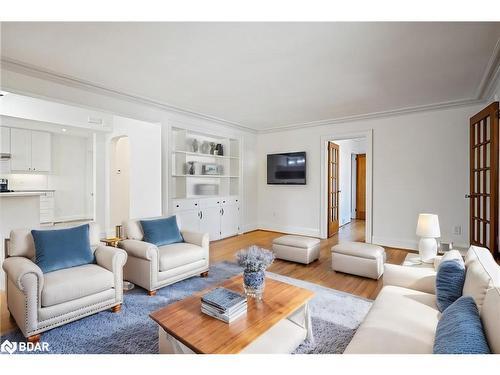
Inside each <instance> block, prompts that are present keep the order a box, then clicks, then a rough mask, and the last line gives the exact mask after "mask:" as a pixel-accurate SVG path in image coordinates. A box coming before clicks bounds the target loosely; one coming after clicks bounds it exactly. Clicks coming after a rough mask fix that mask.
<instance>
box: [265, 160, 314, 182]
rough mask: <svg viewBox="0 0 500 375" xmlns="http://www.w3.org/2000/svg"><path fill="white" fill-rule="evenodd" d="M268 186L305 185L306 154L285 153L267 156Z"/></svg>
mask: <svg viewBox="0 0 500 375" xmlns="http://www.w3.org/2000/svg"><path fill="white" fill-rule="evenodd" d="M267 184H268V185H305V184H306V153H305V152H287V153H282V154H270V155H267Z"/></svg>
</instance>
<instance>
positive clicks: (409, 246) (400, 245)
mask: <svg viewBox="0 0 500 375" xmlns="http://www.w3.org/2000/svg"><path fill="white" fill-rule="evenodd" d="M372 243H373V244H376V245H380V246H387V247H394V248H397V249H404V250H413V251H416V250H418V242H417V241H415V240H402V239H397V238H387V237H379V236H373V237H372Z"/></svg>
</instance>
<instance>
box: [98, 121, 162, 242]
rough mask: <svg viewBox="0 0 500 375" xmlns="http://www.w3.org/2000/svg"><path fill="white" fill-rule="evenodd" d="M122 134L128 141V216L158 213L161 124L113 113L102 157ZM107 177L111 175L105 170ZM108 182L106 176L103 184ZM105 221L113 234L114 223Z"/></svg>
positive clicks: (160, 188)
mask: <svg viewBox="0 0 500 375" xmlns="http://www.w3.org/2000/svg"><path fill="white" fill-rule="evenodd" d="M122 136H127V137H128V142H129V157H130V165H129V183H130V186H129V199H130V206H129V207H130V208H129V215H130V218H142V217H153V216H160V215H161V214H162V175H161V174H162V144H161V126H160V125H159V124H153V123H149V122H145V121H138V120H133V119H130V118H125V117H121V116H114V118H113V132H112V133H110V134H108V135H107V136H106V138H107V142H106V143H107V145H106V150H107V157H106V160H110V158H111V157H112V153H111V146H112V145H111V142H112V140H114V139H116V137H122ZM107 166H108V167H109V166H110V164H109V163H107ZM108 176H111V171H110V170H109V169H108ZM109 183H110V178H107V180H106V184H107V185H109ZM110 194H111V191H110ZM108 196H109V195H108ZM108 212H109V210H108ZM107 223H109V224H108V225H107V228H108V232H109V233H110V234H111V233H114V226H115V223H112V222H111V220H110V219H108V220H107Z"/></svg>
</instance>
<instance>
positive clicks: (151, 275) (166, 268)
mask: <svg viewBox="0 0 500 375" xmlns="http://www.w3.org/2000/svg"><path fill="white" fill-rule="evenodd" d="M140 220H141V219H134V220H128V221H126V222H124V223H123V229H124V234H125V237H126V239H124V240H122V241H120V242H119V244H118V246H119V247H121V248H122V249H124V250H125V251H126V252H127V254H128V261H127V264H126V265H125V267H124V279H125V280H128V281H130V282H132V283H134V284H136V285H139V286H141V287H142V288H144V289H146V290H147V291H148V294H149V295H150V296H153V295H155V294H156V290H157V289H160V288H162V287H164V286H167V285H169V284H173V283H176V282H178V281H181V280H184V279H187V278H189V277H192V276H197V275H200V276H202V277H206V276H208V266H209V237H208V233H196V232H190V231H185V230H181V234H182V237H183V238H184V242H182V243H174V244H170V245H165V246H160V247H157V246H155V245H153V244H151V243H148V242H144V241H143V237H144V233H143V231H142V226H141V223H140Z"/></svg>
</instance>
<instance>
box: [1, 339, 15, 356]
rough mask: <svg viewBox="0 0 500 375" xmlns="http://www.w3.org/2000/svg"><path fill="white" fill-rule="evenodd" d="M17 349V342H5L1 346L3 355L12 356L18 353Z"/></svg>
mask: <svg viewBox="0 0 500 375" xmlns="http://www.w3.org/2000/svg"><path fill="white" fill-rule="evenodd" d="M16 349H17V343H16V342H10V341H9V340H5V341H4V342H3V343H2V345H0V351H2V352H3V353H9V354H12V353H14V352H15V351H16Z"/></svg>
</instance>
